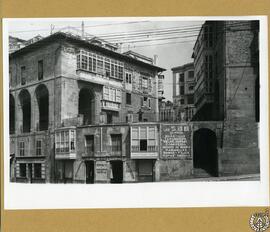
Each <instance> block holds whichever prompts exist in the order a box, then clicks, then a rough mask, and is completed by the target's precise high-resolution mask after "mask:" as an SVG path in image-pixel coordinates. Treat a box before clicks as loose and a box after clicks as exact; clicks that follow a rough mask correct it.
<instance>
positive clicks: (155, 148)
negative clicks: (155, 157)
mask: <svg viewBox="0 0 270 232" xmlns="http://www.w3.org/2000/svg"><path fill="white" fill-rule="evenodd" d="M157 151H158V146H154V145H153V146H150V145H149V146H147V149H146V150H142V149H140V146H134V145H133V146H131V152H157Z"/></svg>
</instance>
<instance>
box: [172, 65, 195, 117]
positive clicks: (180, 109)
mask: <svg viewBox="0 0 270 232" xmlns="http://www.w3.org/2000/svg"><path fill="white" fill-rule="evenodd" d="M171 70H172V72H173V104H174V110H175V114H176V115H175V118H176V120H177V121H190V120H192V118H193V115H194V113H195V107H194V88H195V76H194V64H193V63H188V64H185V65H182V66H177V67H174V68H172V69H171Z"/></svg>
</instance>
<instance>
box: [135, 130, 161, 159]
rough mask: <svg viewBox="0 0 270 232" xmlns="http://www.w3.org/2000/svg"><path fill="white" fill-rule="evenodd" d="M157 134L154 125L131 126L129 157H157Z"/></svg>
mask: <svg viewBox="0 0 270 232" xmlns="http://www.w3.org/2000/svg"><path fill="white" fill-rule="evenodd" d="M157 158H158V136H157V127H156V126H154V125H151V126H146V125H144V126H143V125H141V126H136V127H132V128H131V159H157Z"/></svg>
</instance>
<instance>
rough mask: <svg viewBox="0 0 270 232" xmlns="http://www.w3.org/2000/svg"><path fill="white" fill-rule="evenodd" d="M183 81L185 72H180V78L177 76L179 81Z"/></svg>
mask: <svg viewBox="0 0 270 232" xmlns="http://www.w3.org/2000/svg"><path fill="white" fill-rule="evenodd" d="M184 81H185V74H184V73H181V74H180V78H179V82H184Z"/></svg>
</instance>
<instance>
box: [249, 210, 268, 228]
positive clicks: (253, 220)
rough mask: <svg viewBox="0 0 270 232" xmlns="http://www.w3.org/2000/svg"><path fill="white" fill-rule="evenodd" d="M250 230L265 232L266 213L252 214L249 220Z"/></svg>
mask: <svg viewBox="0 0 270 232" xmlns="http://www.w3.org/2000/svg"><path fill="white" fill-rule="evenodd" d="M249 225H250V227H251V229H253V230H254V231H257V232H261V231H265V230H267V229H268V227H269V216H268V211H267V212H265V213H254V214H252V215H251V217H250V219H249Z"/></svg>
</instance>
